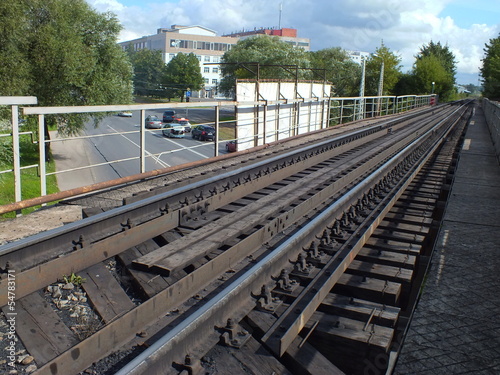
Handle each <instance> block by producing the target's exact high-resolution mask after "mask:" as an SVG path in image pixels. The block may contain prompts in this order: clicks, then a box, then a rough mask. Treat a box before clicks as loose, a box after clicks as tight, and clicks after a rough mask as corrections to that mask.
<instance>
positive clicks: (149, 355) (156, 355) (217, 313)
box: [116, 122, 442, 375]
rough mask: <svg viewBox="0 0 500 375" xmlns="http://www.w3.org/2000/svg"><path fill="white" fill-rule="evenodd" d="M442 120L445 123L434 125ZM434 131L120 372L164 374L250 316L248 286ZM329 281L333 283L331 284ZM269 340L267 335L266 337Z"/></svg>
mask: <svg viewBox="0 0 500 375" xmlns="http://www.w3.org/2000/svg"><path fill="white" fill-rule="evenodd" d="M441 125H442V122H441V123H440V124H438V125H436V126H441ZM433 133H434V129H430V130H428V131H426V132H425V133H424V134H422V135H420V136H419V137H418V138H417V139H415V140H414V141H413V142H412V143H411V144H410V145H409V146H407V147H405V148H404V149H403V150H401V151H400V152H399V153H397V154H396V155H394V156H393V157H392V158H391V159H390V160H388V161H387V162H385V163H384V164H383V165H382V166H381V167H379V168H378V169H377V170H376V171H375V172H373V173H372V174H370V175H369V176H368V177H367V178H366V179H363V180H362V181H361V182H359V183H357V184H356V185H355V186H354V187H352V188H351V189H350V190H349V191H348V192H346V193H345V194H344V195H343V196H342V197H341V198H339V199H337V200H335V201H334V202H333V203H332V204H331V205H330V206H328V207H327V208H326V209H325V210H323V211H322V212H321V213H319V214H318V215H317V216H315V217H314V218H312V219H310V220H309V221H308V222H307V223H306V224H304V225H303V226H302V227H301V228H300V229H299V230H298V231H297V232H296V233H294V234H293V235H291V236H290V237H289V238H288V239H286V240H285V241H284V242H283V243H282V244H280V245H279V246H277V247H276V248H275V249H274V250H273V251H272V252H271V253H270V254H269V255H267V256H265V257H264V258H263V259H261V260H260V261H258V262H257V263H256V264H255V265H253V266H252V267H251V268H250V269H249V270H248V271H246V272H245V273H244V274H242V275H241V276H239V277H238V278H237V279H236V280H234V281H233V282H231V283H230V285H228V286H227V287H226V288H225V289H224V290H222V291H221V292H219V293H218V294H217V295H216V296H215V297H214V298H213V299H211V300H210V301H209V302H207V303H206V304H205V305H204V306H202V307H201V308H200V309H198V310H197V311H195V312H194V313H193V314H192V315H190V316H189V317H188V318H187V319H185V320H183V321H182V322H181V323H180V324H178V325H177V326H175V327H174V328H173V329H172V330H171V331H170V332H168V333H167V334H165V335H164V336H163V337H161V338H160V339H159V340H158V341H156V342H155V343H154V344H153V345H151V346H150V347H149V348H147V349H146V350H145V351H144V352H142V353H141V354H139V355H138V356H137V357H136V358H134V359H133V360H132V361H131V362H130V363H128V364H127V365H126V366H124V367H123V368H122V369H121V370H120V371H118V372H117V373H116V374H117V375H125V374H131V375H137V374H145V373H147V374H160V373H165V371H166V369H167V368H169V367H170V366H171V365H172V363H182V359H183V358H184V355H186V354H190V353H193V351H194V349H193V347H192V345H193V342H197V340H196V337H208V336H210V333H211V331H213V327H214V326H218V325H221V324H223V323H224V322H225V321H226V320H227V319H228V318H230V317H231V318H233V320H235V321H237V320H238V319H234V318H235V317H236V318H238V317H239V318H241V317H242V316H244V315H246V314H247V313H248V310H247V311H244V312H241V311H240V309H241V306H245V307H247V308H248V306H251V305H252V300H251V297H250V296H249V291H254V292H256V293H255V294H256V295H258V293H257V291H258V290H259V289H260V287H261V286H262V285H264V284H266V283H268V280H269V278H270V276H271V275H277V274H279V271H280V270H281V269H282V268H283V266H284V265H285V264H286V263H287V262H288V261H289V259H291V258H292V257H291V256H290V254H292V253H294V252H297V249H302V248H303V247H304V245H305V244H306V243H307V242H308V241H310V240H311V233H318V232H321V231H322V230H323V229H324V228H325V223H329V222H331V221H332V217H337V216H338V215H339V213H342V212H345V211H346V210H347V208H348V207H350V206H351V205H352V204H353V203H354V202H356V201H357V200H358V198H359V196H361V195H363V194H364V193H366V192H367V191H368V190H369V189H370V187H372V186H373V185H374V184H376V183H377V182H378V181H380V180H381V179H382V178H383V177H382V176H385V175H387V173H388V172H389V171H391V170H393V169H394V167H395V165H398V164H399V163H401V160H402V159H405V157H406V156H407V155H409V154H410V153H411V152H413V151H414V150H415V149H416V148H418V147H420V143H421V142H422V140H423V139H427V138H429V137H430V136H431V135H433ZM407 184H409V182H407ZM386 211H388V209H385V210H384V211H382V213H385V212H386ZM379 217H380V216H378V217H377V219H378V220H380V218H379ZM359 237H361V238H367V237H366V235H365V234H363V236H361V235H359V236H358V238H359ZM360 241H361V240H360ZM356 250H359V245H358V246H356V247H355V248H353V249H351V250H349V251H348V253H345V252H343V253H341V254H342V255H338V256H334V258H333V259H332V261H331V262H330V263H333V262H335V263H338V261H339V260H340V262H339V263H338V264H336V265H335V268H336V269H338V270H340V271H339V272H334V273H333V274H334V275H336V274H338V275H339V276H340V274H341V273H342V272H343V271H344V270H345V269H346V268H347V266H348V265H349V263H350V261H352V260H353V259H354V256H355V252H356ZM331 286H332V285H329V286H328V287H331ZM326 289H327V288H325V289H324V290H326ZM329 290H330V289H328V291H329ZM304 293H305V292H304ZM298 320H300V322H301V325H303V324H305V322H306V321H307V320H308V319H305V320H304V319H303V317H302V316H301V317H300V318H299V319H298ZM275 325H276V326H279V323H278V322H277V323H276V324H275ZM273 333H274V332H273ZM265 339H266V338H265V337H264V338H263V341H265ZM198 340H199V339H198ZM284 349H286V348H284ZM279 354H280V355H281V354H283V351H280V353H279ZM167 373H168V371H167Z"/></svg>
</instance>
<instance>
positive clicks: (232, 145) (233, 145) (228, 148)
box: [226, 141, 237, 152]
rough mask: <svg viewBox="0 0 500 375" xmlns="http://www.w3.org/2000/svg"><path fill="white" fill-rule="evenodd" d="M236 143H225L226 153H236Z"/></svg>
mask: <svg viewBox="0 0 500 375" xmlns="http://www.w3.org/2000/svg"><path fill="white" fill-rule="evenodd" d="M236 148H237V147H236V141H229V142H227V143H226V151H227V152H236V151H237V150H236Z"/></svg>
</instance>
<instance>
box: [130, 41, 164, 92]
mask: <svg viewBox="0 0 500 375" xmlns="http://www.w3.org/2000/svg"><path fill="white" fill-rule="evenodd" d="M126 52H127V54H128V56H129V58H130V62H131V63H132V66H133V67H134V92H135V93H136V94H137V95H146V96H147V95H151V96H163V97H164V96H166V94H165V90H163V89H162V86H161V82H162V79H163V76H164V75H165V73H166V65H165V63H164V62H163V58H162V53H161V51H160V50H150V49H141V50H139V51H134V49H133V46H132V45H131V44H130V45H129V46H128V48H127V50H126Z"/></svg>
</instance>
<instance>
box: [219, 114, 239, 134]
mask: <svg viewBox="0 0 500 375" xmlns="http://www.w3.org/2000/svg"><path fill="white" fill-rule="evenodd" d="M219 121H222V124H219V139H220V140H229V139H235V138H236V122H235V117H234V116H221V117H220V118H219ZM226 121H231V122H226Z"/></svg>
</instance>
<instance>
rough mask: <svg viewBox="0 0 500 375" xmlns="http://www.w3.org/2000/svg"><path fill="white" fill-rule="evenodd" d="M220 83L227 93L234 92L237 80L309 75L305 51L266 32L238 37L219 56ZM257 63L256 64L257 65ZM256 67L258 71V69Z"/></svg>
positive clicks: (304, 76)
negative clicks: (235, 41)
mask: <svg viewBox="0 0 500 375" xmlns="http://www.w3.org/2000/svg"><path fill="white" fill-rule="evenodd" d="M221 62H222V68H221V72H222V76H223V78H222V82H221V85H220V90H221V91H222V92H224V93H225V94H226V95H227V96H231V95H232V94H233V93H234V88H235V84H236V79H244V78H249V79H250V78H255V79H256V78H257V75H258V76H259V78H261V79H295V76H296V75H298V77H297V78H299V79H304V78H309V79H310V78H311V77H312V75H311V72H310V71H307V70H305V69H299V68H309V66H310V62H309V57H308V54H307V53H306V52H305V51H304V49H302V48H295V47H293V46H291V45H290V44H288V43H286V42H283V41H281V40H279V38H278V37H270V36H267V35H262V36H254V37H250V38H246V39H243V40H239V41H238V43H236V45H234V46H233V47H232V48H231V50H230V51H228V52H226V53H225V54H224V56H223V57H222V61H221ZM257 63H258V64H257ZM257 70H258V71H257Z"/></svg>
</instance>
